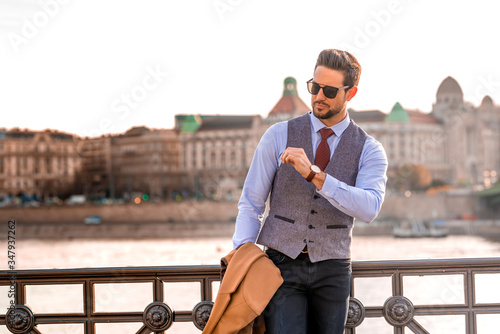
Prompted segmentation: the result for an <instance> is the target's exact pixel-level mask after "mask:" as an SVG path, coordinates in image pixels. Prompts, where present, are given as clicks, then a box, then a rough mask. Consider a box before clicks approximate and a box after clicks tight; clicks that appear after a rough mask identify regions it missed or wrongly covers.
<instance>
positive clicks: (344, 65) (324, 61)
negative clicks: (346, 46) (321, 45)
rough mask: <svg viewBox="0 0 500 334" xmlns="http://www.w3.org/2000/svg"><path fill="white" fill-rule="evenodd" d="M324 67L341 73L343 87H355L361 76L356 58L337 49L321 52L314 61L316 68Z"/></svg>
mask: <svg viewBox="0 0 500 334" xmlns="http://www.w3.org/2000/svg"><path fill="white" fill-rule="evenodd" d="M318 66H325V67H327V68H330V69H332V70H337V71H341V72H343V73H344V85H345V86H349V87H353V86H357V84H358V82H359V77H360V75H361V65H360V64H359V63H358V60H357V59H356V57H354V56H353V55H352V54H350V53H349V52H347V51H342V50H337V49H327V50H323V51H321V53H320V54H319V56H318V60H317V61H316V66H315V67H314V69H315V70H316V67H318Z"/></svg>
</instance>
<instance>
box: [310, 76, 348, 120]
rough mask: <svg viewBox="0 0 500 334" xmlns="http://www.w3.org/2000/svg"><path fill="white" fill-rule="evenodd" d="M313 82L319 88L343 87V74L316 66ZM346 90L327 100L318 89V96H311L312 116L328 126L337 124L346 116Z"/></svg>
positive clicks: (321, 90)
mask: <svg viewBox="0 0 500 334" xmlns="http://www.w3.org/2000/svg"><path fill="white" fill-rule="evenodd" d="M313 81H314V82H316V83H317V84H319V85H320V86H322V87H323V86H333V87H337V88H340V87H343V86H344V73H342V72H340V71H337V70H332V69H330V68H328V67H324V66H318V67H316V70H314V76H313ZM346 93H347V92H346V90H345V89H341V90H339V91H338V92H337V96H335V98H333V99H329V98H327V97H326V96H325V95H324V93H323V89H320V91H319V92H318V94H316V95H311V106H312V110H313V113H314V116H316V117H317V118H319V119H321V120H322V121H323V123H325V124H326V125H328V126H331V125H333V124H337V123H338V122H340V121H342V120H343V119H344V118H345V116H346V108H347V95H346Z"/></svg>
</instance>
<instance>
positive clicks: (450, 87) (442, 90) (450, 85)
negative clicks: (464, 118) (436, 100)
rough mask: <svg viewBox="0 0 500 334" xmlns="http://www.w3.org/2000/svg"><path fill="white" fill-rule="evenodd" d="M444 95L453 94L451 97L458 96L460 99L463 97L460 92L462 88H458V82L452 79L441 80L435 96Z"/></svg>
mask: <svg viewBox="0 0 500 334" xmlns="http://www.w3.org/2000/svg"><path fill="white" fill-rule="evenodd" d="M444 94H447V95H448V94H453V95H459V96H460V97H463V96H464V93H463V92H462V88H460V85H459V84H458V82H457V81H456V80H455V79H453V78H452V77H447V78H446V79H444V80H443V82H442V83H441V85H440V86H439V88H438V91H437V94H436V96H440V95H444Z"/></svg>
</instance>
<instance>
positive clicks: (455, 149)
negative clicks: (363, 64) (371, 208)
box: [350, 77, 500, 188]
mask: <svg viewBox="0 0 500 334" xmlns="http://www.w3.org/2000/svg"><path fill="white" fill-rule="evenodd" d="M350 116H351V118H352V119H354V120H355V121H356V122H357V123H358V124H360V125H361V126H362V127H363V129H365V131H367V132H368V133H369V134H370V135H372V136H373V137H374V138H376V139H377V140H379V141H380V142H381V143H382V145H383V146H384V148H385V150H386V153H387V156H388V160H389V174H390V179H391V178H392V179H396V180H398V179H399V180H403V179H406V180H408V179H411V178H412V177H414V176H417V175H416V174H421V172H423V173H427V172H428V174H429V177H427V180H428V182H423V181H424V180H422V179H421V180H420V181H421V182H422V183H423V184H421V186H425V183H430V182H431V180H433V181H434V182H435V183H439V184H442V183H445V184H449V185H453V186H464V187H473V186H480V185H486V186H488V184H487V183H489V184H491V183H494V182H496V180H497V173H498V172H499V171H500V131H499V130H500V107H499V106H496V105H495V104H494V103H493V101H492V99H491V98H490V97H489V96H486V97H484V99H483V101H482V103H481V105H480V106H478V107H475V106H473V105H472V104H471V103H468V102H466V101H464V99H463V92H462V89H461V88H460V86H459V84H458V83H457V82H456V80H455V79H453V78H451V77H447V78H446V79H445V80H444V81H443V82H442V83H441V85H440V86H439V88H438V90H437V93H436V102H435V103H434V105H433V109H432V110H431V112H428V113H424V112H422V111H419V110H407V109H404V108H403V107H402V106H401V105H400V104H399V103H396V104H395V105H394V107H393V109H392V110H391V112H390V113H389V114H384V113H382V112H380V111H377V110H371V111H353V110H351V111H350ZM422 177H424V178H425V175H424V176H422V175H420V178H422ZM485 180H487V182H486V183H485ZM389 182H390V181H389ZM396 188H398V185H396Z"/></svg>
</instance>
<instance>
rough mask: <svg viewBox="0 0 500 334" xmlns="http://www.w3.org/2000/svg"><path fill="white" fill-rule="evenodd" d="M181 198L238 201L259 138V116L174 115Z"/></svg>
mask: <svg viewBox="0 0 500 334" xmlns="http://www.w3.org/2000/svg"><path fill="white" fill-rule="evenodd" d="M175 128H176V130H177V131H179V132H180V145H181V150H180V151H181V157H180V163H181V166H180V168H181V170H182V176H181V183H182V185H183V191H182V195H184V196H196V197H198V198H211V199H236V198H239V195H240V192H241V189H242V188H243V183H244V182H245V177H246V174H247V171H248V168H249V167H250V163H251V161H252V157H253V154H254V151H255V148H256V147H257V144H258V142H259V140H260V137H261V136H262V134H263V132H262V130H263V128H262V118H261V116H259V115H176V118H175Z"/></svg>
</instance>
